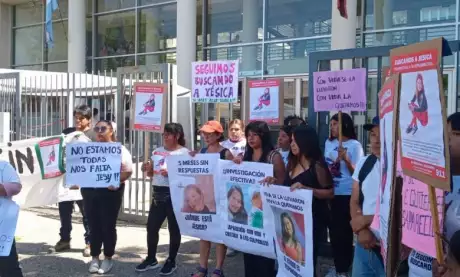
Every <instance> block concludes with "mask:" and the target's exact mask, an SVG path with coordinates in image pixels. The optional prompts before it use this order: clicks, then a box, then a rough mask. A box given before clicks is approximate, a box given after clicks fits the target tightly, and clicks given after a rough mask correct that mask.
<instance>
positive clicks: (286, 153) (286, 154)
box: [277, 148, 289, 166]
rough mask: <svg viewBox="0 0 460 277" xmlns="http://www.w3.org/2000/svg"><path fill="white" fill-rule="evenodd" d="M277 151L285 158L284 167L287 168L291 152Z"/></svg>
mask: <svg viewBox="0 0 460 277" xmlns="http://www.w3.org/2000/svg"><path fill="white" fill-rule="evenodd" d="M277 151H278V152H279V153H280V154H281V157H282V158H283V162H284V166H287V164H288V157H289V150H288V151H283V149H281V148H279V149H278V150H277Z"/></svg>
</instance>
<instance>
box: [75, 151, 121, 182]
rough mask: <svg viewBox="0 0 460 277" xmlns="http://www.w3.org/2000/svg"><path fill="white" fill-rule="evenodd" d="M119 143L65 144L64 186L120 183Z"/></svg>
mask: <svg viewBox="0 0 460 277" xmlns="http://www.w3.org/2000/svg"><path fill="white" fill-rule="evenodd" d="M121 147H122V146H121V144H120V143H107V142H88V143H70V144H67V146H66V172H67V173H66V186H69V187H70V186H72V185H75V184H77V185H78V186H80V187H81V188H85V187H86V188H106V187H109V186H114V187H118V186H119V185H120V171H121Z"/></svg>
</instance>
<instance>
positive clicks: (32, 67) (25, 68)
mask: <svg viewBox="0 0 460 277" xmlns="http://www.w3.org/2000/svg"><path fill="white" fill-rule="evenodd" d="M13 68H14V69H21V70H42V65H41V64H36V65H25V66H15V67H13Z"/></svg>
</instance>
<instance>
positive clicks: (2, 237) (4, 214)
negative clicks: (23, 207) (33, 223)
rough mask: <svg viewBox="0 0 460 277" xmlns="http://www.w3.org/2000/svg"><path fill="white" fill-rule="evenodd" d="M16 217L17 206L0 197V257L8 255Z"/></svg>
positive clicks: (17, 214)
mask: <svg viewBox="0 0 460 277" xmlns="http://www.w3.org/2000/svg"><path fill="white" fill-rule="evenodd" d="M18 216H19V206H18V205H17V204H16V203H14V202H13V201H12V200H10V199H7V198H4V197H0V257H6V256H9V255H10V252H11V246H12V245H13V241H14V233H15V232H16V225H17V223H18Z"/></svg>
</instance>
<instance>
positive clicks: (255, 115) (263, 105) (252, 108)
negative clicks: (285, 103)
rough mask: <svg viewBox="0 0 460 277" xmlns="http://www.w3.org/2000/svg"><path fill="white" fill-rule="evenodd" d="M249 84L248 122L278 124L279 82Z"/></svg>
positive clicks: (257, 81) (264, 81)
mask: <svg viewBox="0 0 460 277" xmlns="http://www.w3.org/2000/svg"><path fill="white" fill-rule="evenodd" d="M248 82H249V121H255V120H259V121H265V122H267V123H271V124H277V123H279V122H280V99H279V98H280V80H278V79H274V80H252V81H248Z"/></svg>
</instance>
